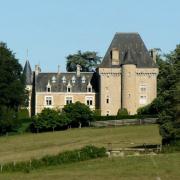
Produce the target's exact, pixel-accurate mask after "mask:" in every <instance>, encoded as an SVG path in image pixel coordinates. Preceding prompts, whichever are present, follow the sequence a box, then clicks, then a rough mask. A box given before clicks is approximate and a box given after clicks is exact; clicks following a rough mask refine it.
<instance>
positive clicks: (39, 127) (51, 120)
mask: <svg viewBox="0 0 180 180" xmlns="http://www.w3.org/2000/svg"><path fill="white" fill-rule="evenodd" d="M69 123H70V121H69V119H68V117H67V116H66V114H64V113H61V112H60V111H59V110H55V109H49V108H45V109H43V110H42V112H41V113H39V114H37V115H36V116H34V117H33V118H32V126H31V127H32V130H33V131H36V132H44V131H50V130H52V131H54V130H58V129H60V128H62V127H64V126H67V125H68V124H69Z"/></svg>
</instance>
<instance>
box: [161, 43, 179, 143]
mask: <svg viewBox="0 0 180 180" xmlns="http://www.w3.org/2000/svg"><path fill="white" fill-rule="evenodd" d="M160 63H161V66H162V67H161V73H160V77H159V80H158V83H159V85H158V94H159V96H160V97H161V98H162V102H163V103H162V106H161V108H159V124H160V134H161V135H162V137H163V141H162V143H163V144H177V145H178V144H180V143H179V141H180V45H177V47H176V49H175V50H174V51H173V52H171V53H170V54H168V55H166V61H165V62H162V61H161V62H160Z"/></svg>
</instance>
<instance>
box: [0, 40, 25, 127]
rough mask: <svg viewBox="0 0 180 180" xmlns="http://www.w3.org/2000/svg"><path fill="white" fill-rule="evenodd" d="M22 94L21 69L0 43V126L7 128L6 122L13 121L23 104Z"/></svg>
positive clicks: (22, 78)
mask: <svg viewBox="0 0 180 180" xmlns="http://www.w3.org/2000/svg"><path fill="white" fill-rule="evenodd" d="M24 92H25V86H24V77H23V75H22V67H21V65H20V64H19V63H18V59H16V58H15V54H14V53H13V52H12V51H11V50H10V49H8V47H7V45H6V44H5V43H3V42H0V114H1V116H0V126H1V125H2V124H6V125H7V126H8V122H10V120H13V119H15V117H16V112H17V111H18V108H19V106H20V105H21V104H22V103H23V102H24V97H25V96H24ZM2 111H3V112H2ZM9 112H11V113H9ZM12 112H14V113H12ZM11 115H12V117H11ZM7 117H8V118H7ZM3 121H6V122H3Z"/></svg>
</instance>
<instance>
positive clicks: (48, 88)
mask: <svg viewBox="0 0 180 180" xmlns="http://www.w3.org/2000/svg"><path fill="white" fill-rule="evenodd" d="M46 91H47V92H51V85H50V82H49V81H48V84H47V86H46Z"/></svg>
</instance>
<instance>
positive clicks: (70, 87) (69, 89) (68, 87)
mask: <svg viewBox="0 0 180 180" xmlns="http://www.w3.org/2000/svg"><path fill="white" fill-rule="evenodd" d="M71 91H72V86H71V84H70V82H69V83H68V85H67V92H71Z"/></svg>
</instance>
